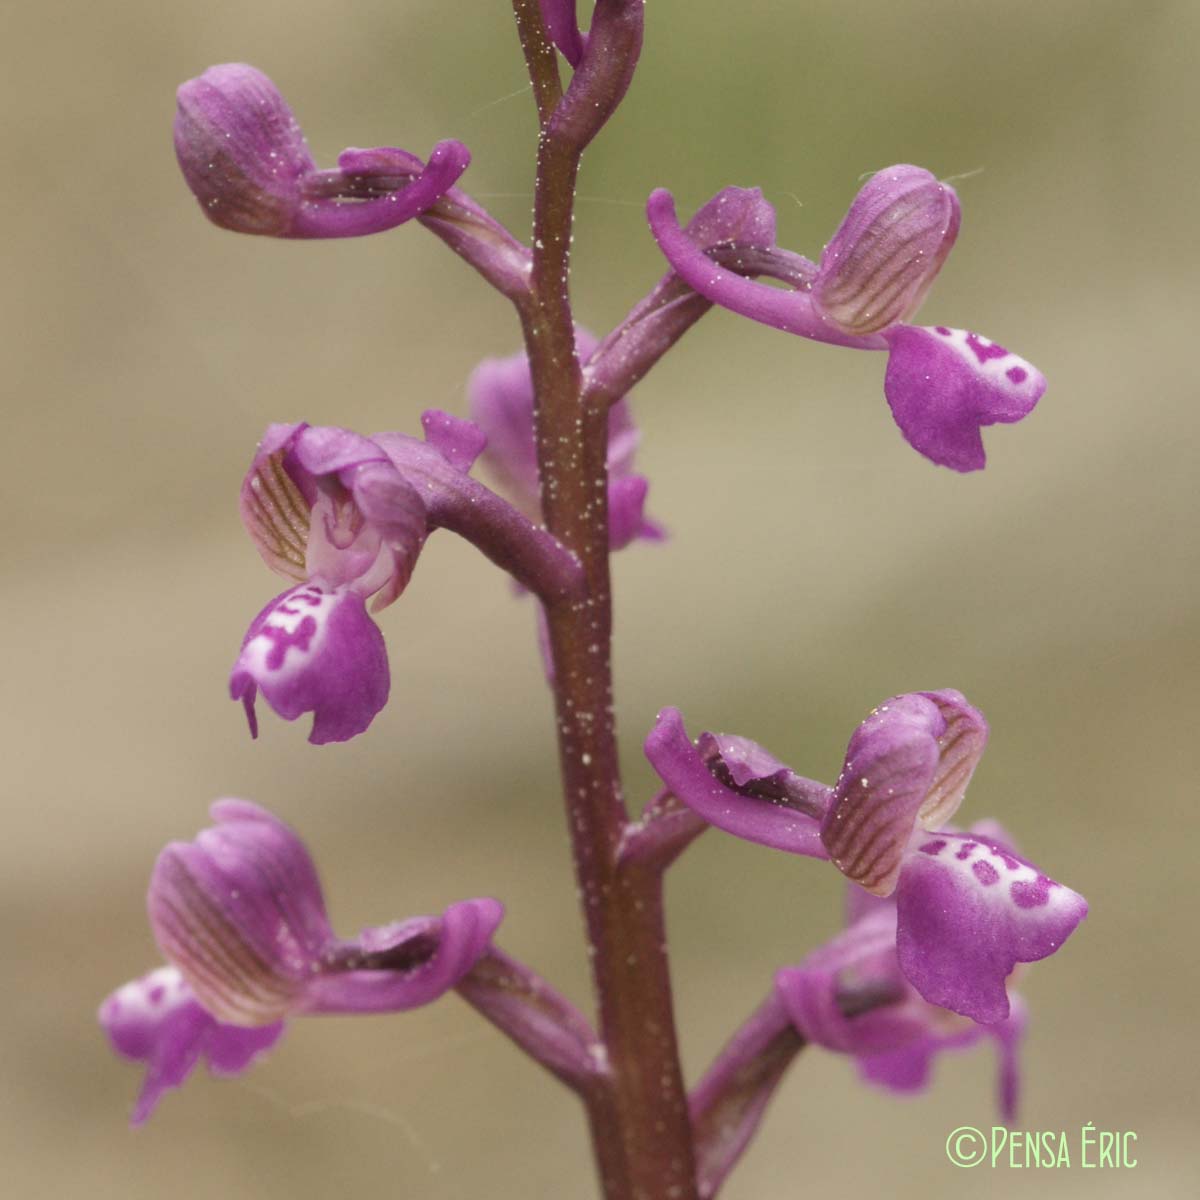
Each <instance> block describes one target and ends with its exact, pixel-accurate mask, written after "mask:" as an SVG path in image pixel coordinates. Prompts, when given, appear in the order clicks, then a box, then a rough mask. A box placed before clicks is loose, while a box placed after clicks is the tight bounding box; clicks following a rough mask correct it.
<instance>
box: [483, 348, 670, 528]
mask: <svg viewBox="0 0 1200 1200" xmlns="http://www.w3.org/2000/svg"><path fill="white" fill-rule="evenodd" d="M575 341H576V347H577V349H578V352H579V357H580V359H581V360H583V361H584V362H586V361H587V360H588V358H590V357H591V355H592V353H593V352H594V351H595V349H596V347H597V345H598V344H599V343H598V342H597V339H596V338H595V337H593V336H592V334H590V333H588V332H587V331H586V330H584V329H577V330H576V333H575ZM467 399H468V403H469V406H470V412H471V418H472V420H473V421H474V422H475V423H476V424H477V425H478V426H479V427H480V428H481V429H482V430H483V431H484V433H485V434H486V435H487V449H485V450H484V452H483V456H482V461H483V462H484V463H485V464H486V465H487V467H488V468H489V470H490V471H491V472H492V474H493V475H494V476H495V477H496V480H497V482H498V484H499V485H500V487H501V488H502V490H503V491H504V492H506V493H507V494H508V496H509V498H510V499H511V500H512V502H513V503H514V504H515V505H516V506H517V507H518V508H519V509H520V510H521V511H522V512H523V513H525V514H526V515H527V516H528V517H529V518H530V519H531V520H533V521H537V520H540V514H541V500H540V493H539V490H538V464H537V445H536V443H535V441H534V432H533V399H534V397H533V379H532V376H531V374H530V371H529V360H528V358H526V356H525V353H524V351H520V352H518V353H517V354H513V355H511V356H509V357H508V358H485V359H484V360H483V362H481V363H480V364H479V366H477V367H476V368H475V370H474V371H473V372H472V374H471V378H470V379H469V380H468V382H467ZM640 440H641V434H640V433H639V432H638V429H637V427H636V426H635V425H634V423H633V415H632V413H631V412H630V409H629V403H628V400H627V399H626V398H622V399H620V400H618V401H616V403H614V404H613V405H612V407H611V408H610V409H609V410H608V475H609V478H608V521H609V545H610V547H611V548H612V549H613V550H622V549H624V548H625V547H626V546H628V545H629V544H630V542H634V541H637V540H639V539H645V540H647V541H661V540H662V539H663V538H664V537H665V536H666V534H665V532H664V530H663V528H662V526H661V525H659V524H658V522H657V521H654V520H652V519H651V518H649V517H647V516H646V515H645V507H646V494H647V492H648V491H649V488H650V483H649V480H647V479H646V477H645V476H644V475H637V474H634V471H633V460H634V455H635V454H636V452H637V447H638V442H639V441H640Z"/></svg>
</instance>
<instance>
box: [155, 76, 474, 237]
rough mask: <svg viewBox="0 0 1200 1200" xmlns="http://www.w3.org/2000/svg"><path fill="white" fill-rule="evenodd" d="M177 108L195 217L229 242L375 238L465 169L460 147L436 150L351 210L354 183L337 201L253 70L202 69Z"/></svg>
mask: <svg viewBox="0 0 1200 1200" xmlns="http://www.w3.org/2000/svg"><path fill="white" fill-rule="evenodd" d="M177 99H178V107H177V111H176V116H175V153H176V156H177V157H178V159H179V166H180V169H181V170H182V171H183V176H184V179H186V180H187V185H188V187H190V188H191V189H192V192H193V194H194V195H195V197H196V199H197V200H198V201H199V202H200V207H201V209H202V210H203V212H204V215H205V216H206V217H208V219H209V220H210V221H212V222H213V223H214V224H216V225H220V226H221V227H222V228H225V229H232V230H234V231H235V232H237V233H257V234H263V235H265V236H267V237H284V238H338V237H360V236H362V235H364V234H368V233H381V232H383V231H384V230H387V229H393V228H395V227H396V226H397V225H402V224H404V222H405V221H410V220H412V218H414V217H417V216H420V215H421V213H423V212H424V211H425V210H426V209H428V208H429V207H430V206H431V205H432V204H434V203H435V202H436V201H437V200H438V199H439V198H440V197H441V196H443V195H444V194H445V193H446V192H447V191H448V190H449V189H450V188H451V187H452V186H453V185H454V183H455V181H456V180H457V179H458V178H459V176H460V175H462V173H463V171H465V170H466V168H467V164H468V163H469V162H470V161H471V155H470V152H469V151H468V150H467V148H466V146H464V145H463V144H462V143H461V142H455V141H444V142H439V143H438V144H437V145H436V146H435V147H434V148H433V151H432V153H431V154H430V156H429V161H428V163H427V164H426V165H425V167H424V168H423V170H422V171H421V172H420V174H419V175H417V176H416V178H414V179H413V180H412V181H411V182H410V183H408V184H406V185H405V186H404V187H402V188H399V189H397V190H394V191H390V192H388V193H387V194H385V195H382V196H375V197H371V198H368V199H362V200H360V199H356V198H354V192H355V189H356V188H361V186H362V182H361V180H359V181H357V182H356V183H353V185H352V181H351V180H350V178H349V176H347V179H346V190H345V194H344V195H343V194H338V193H339V189H338V188H337V186H335V185H336V183H337V182H338V181H337V179H333V180H331V179H330V177H329V175H330V173H328V172H320V171H318V170H317V167H316V164H315V163H314V162H313V160H312V157H311V155H310V154H309V152H308V145H307V143H306V142H305V140H304V134H303V133H302V132H301V130H300V126H299V125H298V124H297V123H296V118H295V117H294V116H293V115H292V110H291V109H290V108H289V107H288V104H287V101H286V100H284V98H283V97H282V96H281V95H280V93H279V90H278V89H277V88H276V87H275V85H274V84H273V83H272V82H271V80H270V79H268V78H267V77H266V76H265V75H264V74H263V73H262V72H261V71H258V70H256V69H255V68H254V67H250V66H247V65H246V64H245V63H224V64H222V65H220V66H215V67H209V69H208V70H207V71H205V72H204V74H203V75H201V76H199V77H198V78H196V79H189V80H188V81H187V82H186V83H184V84H182V85H181V86H180V88H179V91H178V97H177ZM399 153H403V152H399ZM359 173H360V174H361V170H360V172H359ZM333 174H334V175H337V172H334V173H333Z"/></svg>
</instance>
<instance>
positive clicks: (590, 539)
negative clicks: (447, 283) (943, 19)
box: [513, 0, 696, 1200]
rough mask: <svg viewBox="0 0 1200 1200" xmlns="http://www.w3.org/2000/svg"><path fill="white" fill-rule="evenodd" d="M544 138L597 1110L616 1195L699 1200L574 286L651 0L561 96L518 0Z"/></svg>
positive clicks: (570, 797) (636, 7)
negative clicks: (586, 157) (615, 117)
mask: <svg viewBox="0 0 1200 1200" xmlns="http://www.w3.org/2000/svg"><path fill="white" fill-rule="evenodd" d="M513 9H514V13H515V15H516V19H517V27H518V30H519V33H520V36H521V44H522V48H523V49H524V51H525V57H526V61H527V63H528V66H529V73H530V77H531V79H532V81H533V89H534V95H535V98H536V100H537V106H538V116H539V120H540V123H541V134H540V138H539V143H538V164H537V182H536V190H535V199H534V251H533V275H532V289H531V291H532V295H531V298H530V300H529V302H528V303H527V304H526V305H525V306H524V308H523V311H522V322H523V326H524V334H525V346H526V351H527V353H528V356H529V363H530V368H531V371H532V375H533V383H534V390H535V395H536V428H537V449H538V466H539V470H540V474H541V487H542V507H543V513H544V516H545V520H546V524H547V526H548V528H549V529H550V531H551V532H552V533H553V534H554V535H556V536H557V537H558V538H559V539H560V540H561V541H562V542H563V543H564V544H565V545H566V546H568V547H569V548H570V549H571V550H572V551H574V553H575V554H576V555H577V556H578V557H579V560H580V562H581V564H582V566H583V569H584V575H585V579H586V589H585V595H584V597H583V598H582V599H581V600H572V601H570V602H564V603H560V604H557V605H552V606H550V607H549V608H548V610H547V618H548V625H549V633H550V643H551V648H552V654H553V661H554V673H555V680H554V691H555V705H556V713H557V723H558V742H559V756H560V761H561V769H562V778H563V789H564V797H565V801H566V806H567V814H568V824H569V828H570V834H571V839H572V845H573V849H574V858H575V870H576V876H577V879H578V881H579V886H580V893H581V899H582V903H583V908H584V918H585V921H586V923H587V931H588V939H589V953H590V956H591V961H592V970H593V979H594V984H595V989H596V992H597V995H598V998H599V1007H600V1012H599V1024H600V1033H601V1037H602V1039H603V1042H604V1045H605V1047H606V1049H607V1053H608V1058H609V1067H610V1071H611V1075H610V1080H611V1084H610V1087H609V1088H606V1089H603V1091H602V1092H600V1093H598V1094H596V1095H595V1096H593V1097H592V1098H591V1099H590V1101H589V1115H590V1119H591V1125H592V1134H593V1141H594V1144H595V1148H596V1154H597V1160H598V1164H599V1168H600V1174H601V1178H602V1180H603V1184H604V1189H605V1195H606V1196H607V1197H609V1200H617V1198H623V1200H624V1198H628V1200H668V1198H679V1200H686V1198H688V1197H695V1195H696V1185H695V1177H694V1167H693V1162H692V1149H691V1132H690V1128H689V1123H688V1113H687V1100H686V1092H685V1090H684V1085H683V1078H682V1072H681V1070H680V1065H679V1054H678V1049H677V1046H676V1041H675V1030H674V1020H673V1016H672V1009H671V985H670V977H669V974H668V969H667V958H666V953H665V951H664V948H663V947H664V929H663V916H662V880H661V873H660V871H659V870H658V869H657V868H655V867H653V866H645V865H640V864H637V863H626V864H624V865H622V864H621V863H620V862H619V859H618V847H619V845H620V840H621V836H622V833H623V831H624V828H625V825H626V822H627V814H626V810H625V804H624V800H623V797H622V794H621V782H620V768H619V764H618V760H617V746H616V736H615V727H614V721H613V711H612V673H611V633H612V602H611V593H610V585H609V567H608V553H609V537H608V508H607V482H608V481H607V468H606V458H607V453H608V410H607V405H606V404H605V403H603V402H602V401H596V402H591V403H586V404H585V403H584V400H583V397H582V387H581V383H582V380H581V372H580V366H579V360H578V357H577V355H576V349H575V331H574V322H573V319H572V315H571V305H570V295H569V290H568V266H569V257H570V242H571V223H572V215H573V205H574V195H575V183H576V179H577V176H578V170H579V162H580V158H581V156H582V153H583V150H584V148H585V147H586V146H587V144H588V143H589V142H590V141H591V139H592V138H593V137H594V136H595V134H596V133H597V132H598V131H599V130H600V128H601V126H602V125H603V124H604V122H605V121H606V120H607V119H608V117H609V116H610V115H611V114H612V112H613V111H614V109H615V108H616V106H617V105H618V104H619V102H620V100H621V98H622V97H623V95H624V94H625V91H626V89H627V88H628V86H629V81H630V78H631V77H632V74H633V69H634V66H635V65H636V62H637V57H638V53H639V51H640V49H641V40H642V20H643V12H642V3H641V0H598V3H597V4H596V7H595V11H594V13H593V16H592V25H591V30H590V33H589V35H588V39H587V48H586V50H585V51H584V53H583V56H582V58H581V60H580V61H579V63H578V66H577V67H576V71H575V75H574V77H573V78H572V80H571V84H570V86H569V88H568V89H567V91H566V93H565V94H564V93H563V91H562V85H561V82H560V79H559V73H558V62H557V59H556V57H555V52H554V48H553V46H552V44H551V42H550V41H549V39H548V37H547V33H546V28H545V25H544V23H543V20H542V13H541V11H540V8H539V4H538V3H537V0H513Z"/></svg>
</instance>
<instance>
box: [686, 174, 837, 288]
mask: <svg viewBox="0 0 1200 1200" xmlns="http://www.w3.org/2000/svg"><path fill="white" fill-rule="evenodd" d="M685 232H686V233H687V236H688V238H689V239H690V240H691V241H692V242H694V243H695V244H696V245H697V246H699V247H701V248H702V249H707V248H711V247H713V246H720V245H723V244H726V243H737V244H738V245H742V246H757V247H759V248H761V249H764V250H767V249H771V248H772V247H774V245H775V208H774V206H773V205H772V204H771V202H770V201H769V200H767V199H766V198H765V197H764V196H763V194H762V191H761V189H759V188H740V187H726V188H722V189H721V190H720V191H719V192H718V193H717V194H716V195H715V196H713V198H712V199H711V200H709V201H708V202H707V203H705V204H702V205H701V206H700V207H699V208H698V209H696V211H695V212H694V213H693V214H692V219H691V220H690V221H689V222H688V223H687V228H686V230H685ZM810 265H811V264H810ZM812 269H813V273H814V274H815V273H816V267H815V265H813V267H812Z"/></svg>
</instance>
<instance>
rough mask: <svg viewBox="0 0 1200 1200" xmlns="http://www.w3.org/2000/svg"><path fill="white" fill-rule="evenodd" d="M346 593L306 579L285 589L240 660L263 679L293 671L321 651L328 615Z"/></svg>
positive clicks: (252, 672)
mask: <svg viewBox="0 0 1200 1200" xmlns="http://www.w3.org/2000/svg"><path fill="white" fill-rule="evenodd" d="M342 599H344V596H340V595H338V593H336V592H325V591H322V589H321V588H320V587H318V586H317V585H316V584H315V583H307V584H304V585H302V586H301V587H298V588H293V590H292V591H290V592H286V593H284V595H283V596H281V597H280V598H279V600H278V601H277V602H276V604H275V607H274V608H272V609H271V611H270V612H268V613H267V614H266V616H265V617H263V618H262V623H261V624H260V625H259V628H258V631H257V633H255V635H254V636H253V637H252V638H251V639H250V640H249V641H248V642H247V643H246V645H245V646H244V647H243V648H242V653H241V656H240V658H239V660H238V662H239V666H240V667H241V669H242V670H245V671H248V672H249V673H250V674H251V675H252V676H253V677H254V678H255V679H257V680H258V681H259V682H260V683H262V682H263V681H265V680H266V679H268V678H269V677H270V676H272V675H275V676H280V675H285V676H286V675H290V674H292V673H294V672H296V671H298V670H302V669H303V668H304V666H305V664H306V663H307V662H308V661H309V660H311V659H312V658H313V657H314V656H315V655H317V654H319V653H320V651H321V644H322V642H323V641H324V640H325V634H326V631H327V629H328V627H329V617H330V615H331V613H332V612H333V610H334V608H335V607H336V606H337V604H338V602H339V600H342Z"/></svg>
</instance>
